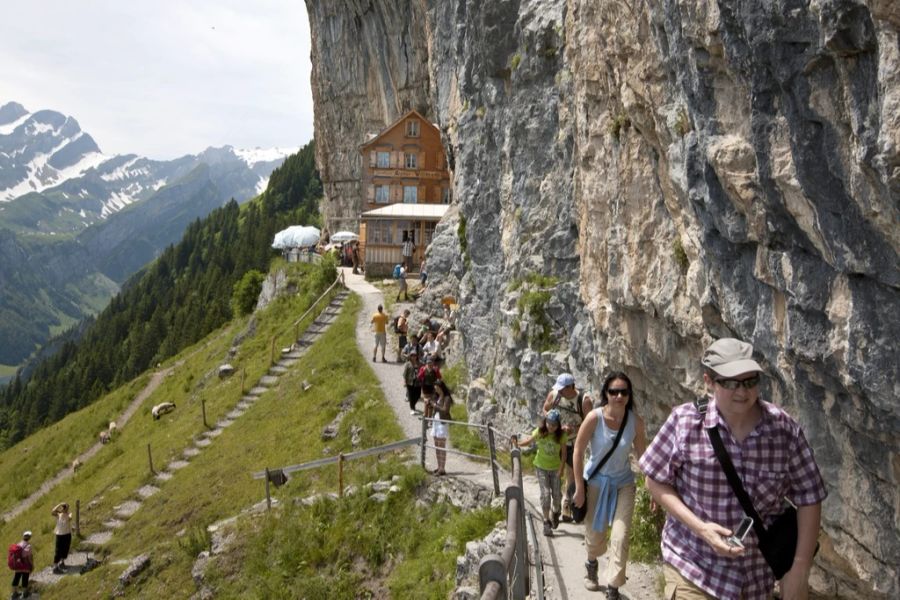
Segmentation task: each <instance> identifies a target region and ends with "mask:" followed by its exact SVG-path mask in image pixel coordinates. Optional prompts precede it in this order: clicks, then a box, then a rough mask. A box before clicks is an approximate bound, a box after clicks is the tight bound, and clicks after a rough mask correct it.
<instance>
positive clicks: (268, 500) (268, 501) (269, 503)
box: [266, 467, 272, 511]
mask: <svg viewBox="0 0 900 600" xmlns="http://www.w3.org/2000/svg"><path fill="white" fill-rule="evenodd" d="M266 510H269V511H271V510H272V496H271V494H270V493H269V467H266Z"/></svg>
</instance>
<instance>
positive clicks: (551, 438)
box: [512, 409, 568, 537]
mask: <svg viewBox="0 0 900 600" xmlns="http://www.w3.org/2000/svg"><path fill="white" fill-rule="evenodd" d="M560 420H561V419H560V416H559V411H558V410H556V409H552V410H550V411H549V412H547V416H546V417H544V418H542V419H541V424H540V426H538V428H537V429H535V430H534V431H532V432H531V435H529V436H527V437H524V438H522V439H519V438H517V437H515V436H514V437H513V439H512V443H513V445H515V446H518V447H520V448H521V447H523V446H529V445H531V444H532V443H536V444H537V454H535V456H534V468H535V471H537V478H538V484H539V485H540V486H541V510H542V511H543V513H544V535H546V536H548V537H549V536H551V535H553V530H554V529H556V528H557V527H559V514H560V512H561V511H562V490H561V489H560V482H561V480H562V474H563V470H564V469H565V468H566V442H567V441H568V436H566V433H565V432H564V431H563V429H562V425H561V424H560ZM551 501H552V506H551ZM551 508H552V512H551Z"/></svg>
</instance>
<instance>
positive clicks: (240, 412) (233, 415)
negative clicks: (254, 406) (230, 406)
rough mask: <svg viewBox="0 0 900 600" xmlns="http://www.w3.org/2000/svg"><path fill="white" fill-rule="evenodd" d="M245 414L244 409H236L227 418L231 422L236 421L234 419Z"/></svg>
mask: <svg viewBox="0 0 900 600" xmlns="http://www.w3.org/2000/svg"><path fill="white" fill-rule="evenodd" d="M243 414H244V411H243V410H242V409H240V408H235V409H234V410H232V411H231V412H230V413H228V414H227V415H225V416H226V417H228V418H229V419H231V420H234V419H237V418H239V417H241V416H242V415H243Z"/></svg>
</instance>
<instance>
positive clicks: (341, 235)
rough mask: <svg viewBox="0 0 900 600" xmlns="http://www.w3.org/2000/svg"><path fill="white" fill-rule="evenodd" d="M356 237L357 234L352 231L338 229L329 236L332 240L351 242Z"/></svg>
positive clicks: (357, 236) (357, 237) (356, 238)
mask: <svg viewBox="0 0 900 600" xmlns="http://www.w3.org/2000/svg"><path fill="white" fill-rule="evenodd" d="M358 239H359V235H357V234H355V233H353V232H352V231H338V232H337V233H336V234H334V235H333V236H331V241H332V242H352V241H354V240H358Z"/></svg>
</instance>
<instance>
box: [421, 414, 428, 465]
mask: <svg viewBox="0 0 900 600" xmlns="http://www.w3.org/2000/svg"><path fill="white" fill-rule="evenodd" d="M427 443H428V420H427V419H426V418H425V416H424V415H423V416H422V444H421V446H422V468H423V469H424V468H425V444H427Z"/></svg>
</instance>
